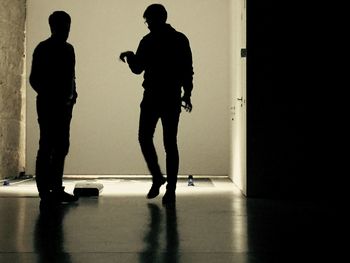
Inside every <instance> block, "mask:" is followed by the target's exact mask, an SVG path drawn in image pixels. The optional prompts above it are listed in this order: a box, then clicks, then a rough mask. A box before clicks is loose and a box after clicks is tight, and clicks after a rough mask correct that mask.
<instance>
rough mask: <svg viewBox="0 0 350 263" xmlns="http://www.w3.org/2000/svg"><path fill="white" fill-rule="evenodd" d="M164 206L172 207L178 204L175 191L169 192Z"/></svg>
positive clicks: (165, 196) (164, 198)
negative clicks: (171, 205)
mask: <svg viewBox="0 0 350 263" xmlns="http://www.w3.org/2000/svg"><path fill="white" fill-rule="evenodd" d="M162 203H163V205H170V204H175V203H176V195H175V191H171V190H167V191H166V192H165V194H164V196H163V199H162Z"/></svg>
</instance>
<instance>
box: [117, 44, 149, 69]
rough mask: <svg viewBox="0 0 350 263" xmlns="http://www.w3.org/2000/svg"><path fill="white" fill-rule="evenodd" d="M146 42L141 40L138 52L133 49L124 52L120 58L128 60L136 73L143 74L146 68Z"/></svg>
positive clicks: (124, 60)
mask: <svg viewBox="0 0 350 263" xmlns="http://www.w3.org/2000/svg"><path fill="white" fill-rule="evenodd" d="M144 58H145V44H144V41H143V40H141V42H140V44H139V46H138V48H137V51H136V54H134V52H132V51H125V52H122V53H121V54H120V56H119V59H120V60H121V61H123V62H127V63H128V65H129V68H130V70H131V71H132V72H133V73H135V74H141V73H142V71H144V70H145V59H144Z"/></svg>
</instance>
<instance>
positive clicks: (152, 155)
mask: <svg viewBox="0 0 350 263" xmlns="http://www.w3.org/2000/svg"><path fill="white" fill-rule="evenodd" d="M158 119H159V115H158V113H157V111H155V110H153V109H149V108H147V107H141V114H140V123H139V136H138V137H139V143H140V146H141V151H142V154H143V157H144V158H145V161H146V163H147V167H148V169H149V171H150V173H151V175H152V182H153V184H152V187H151V189H150V191H149V193H148V194H147V197H148V198H154V197H156V196H157V195H158V194H159V188H160V186H161V185H162V184H164V183H165V179H164V177H163V174H162V172H161V170H160V167H159V164H158V157H157V152H156V149H155V147H154V143H153V136H154V132H155V129H156V126H157V122H158Z"/></svg>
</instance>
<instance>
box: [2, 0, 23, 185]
mask: <svg viewBox="0 0 350 263" xmlns="http://www.w3.org/2000/svg"><path fill="white" fill-rule="evenodd" d="M25 13H26V1H25V0H1V1H0V38H1V41H0V179H3V178H7V177H15V176H17V175H18V174H19V172H21V171H22V170H23V169H24V168H23V167H24V126H25V116H24V114H25V112H24V110H23V109H24V107H23V103H24V97H25V94H24V92H25V89H24V85H23V83H24V82H23V79H24V68H23V66H24V63H23V61H24V52H25V50H24V46H25V45H24V41H25V40H24V39H25V34H24V30H25Z"/></svg>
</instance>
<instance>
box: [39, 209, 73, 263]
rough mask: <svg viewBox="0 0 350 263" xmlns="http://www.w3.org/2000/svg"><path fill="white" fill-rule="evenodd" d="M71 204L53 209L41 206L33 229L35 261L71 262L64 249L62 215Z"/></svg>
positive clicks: (41, 262)
mask: <svg viewBox="0 0 350 263" xmlns="http://www.w3.org/2000/svg"><path fill="white" fill-rule="evenodd" d="M70 208H71V206H61V207H56V208H54V209H47V207H41V211H40V214H39V215H38V218H37V222H36V225H35V230H34V249H35V252H36V255H37V257H38V260H37V263H48V262H50V263H71V262H72V261H71V256H70V255H69V253H67V252H66V251H65V249H64V242H65V240H64V217H65V215H66V214H67V212H68V211H69V209H70Z"/></svg>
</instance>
